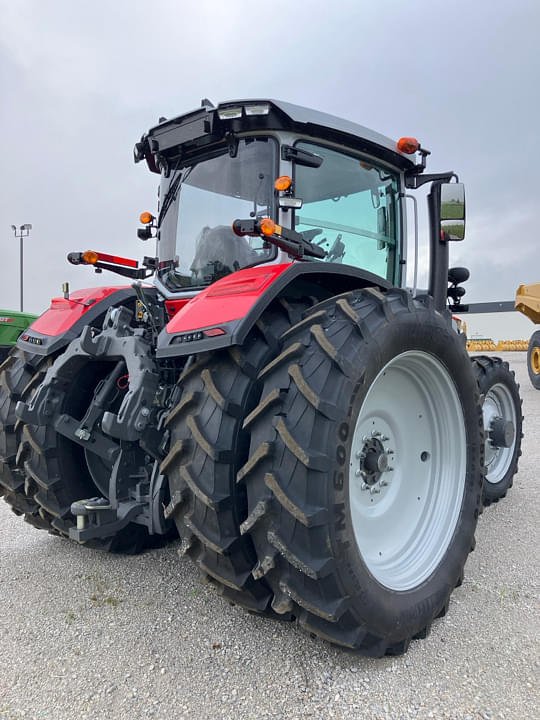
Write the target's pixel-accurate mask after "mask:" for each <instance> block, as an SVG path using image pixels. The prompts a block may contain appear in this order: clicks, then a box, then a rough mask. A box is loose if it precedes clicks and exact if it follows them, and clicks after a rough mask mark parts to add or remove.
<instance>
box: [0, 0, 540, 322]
mask: <svg viewBox="0 0 540 720" xmlns="http://www.w3.org/2000/svg"><path fill="white" fill-rule="evenodd" d="M419 18H420V19H421V22H419ZM539 19H540V6H538V3H536V2H532V1H531V2H525V1H523V0H522V1H521V2H517V3H514V4H512V5H509V4H508V3H506V2H501V1H500V0H495V1H494V2H491V3H489V6H488V7H487V8H486V6H485V4H478V5H477V4H473V3H465V2H463V1H462V0H459V1H458V2H455V3H453V4H452V5H451V6H449V5H448V4H447V3H440V2H427V0H426V1H424V2H418V3H415V4H414V6H410V5H407V4H403V3H400V2H397V0H388V1H387V2H385V3H378V4H376V3H358V2H353V1H352V0H344V1H343V2H340V3H336V4H335V5H334V6H328V3H323V2H322V1H319V0H317V1H316V2H307V0H304V1H303V2H297V3H294V4H291V3H290V2H285V0H276V1H275V2H274V3H272V6H271V11H266V10H265V11H264V12H263V11H262V6H258V5H257V4H254V3H252V2H248V1H247V0H231V1H230V2H229V3H226V4H225V3H218V2H216V1H214V2H211V1H210V0H205V1H203V2H199V3H197V4H196V5H195V4H193V3H187V2H177V1H173V0H154V1H153V2H150V1H149V0H148V1H146V0H144V1H143V0H132V1H130V2H128V1H127V0H123V1H121V0H115V2H110V1H109V2H104V1H103V0H94V2H92V3H73V2H67V0H66V1H64V0H48V2H46V3H44V2H40V1H38V0H18V2H16V3H14V2H7V0H4V2H2V28H1V31H0V68H1V70H0V72H1V73H2V74H1V76H0V83H1V87H2V108H1V110H0V113H1V114H0V130H1V132H2V138H3V149H2V166H1V169H0V173H1V174H0V217H2V218H4V220H3V224H2V226H1V227H2V232H1V233H0V237H2V243H3V245H2V247H3V268H2V285H1V286H0V306H8V307H9V306H16V304H17V300H18V279H17V275H18V247H17V243H15V242H14V239H13V237H12V235H11V231H10V229H9V227H10V225H11V223H15V224H17V225H19V224H21V223H23V222H31V223H32V224H33V225H34V230H33V231H32V233H31V236H30V238H29V239H28V241H27V242H26V244H25V248H26V261H25V268H26V272H25V277H26V281H25V282H26V297H27V302H28V307H29V308H30V309H33V310H36V311H37V310H40V309H43V308H44V307H45V306H46V305H47V304H48V299H49V297H50V296H51V295H52V294H56V293H57V292H58V291H59V288H60V284H61V282H62V280H65V279H68V280H70V281H71V283H72V285H73V286H74V287H76V286H81V285H83V286H84V285H92V284H95V281H96V280H98V282H99V283H101V284H104V283H110V282H116V278H113V277H112V276H110V275H108V274H107V273H104V274H103V275H101V276H94V275H93V274H92V273H91V272H90V270H88V269H82V268H72V267H71V266H68V265H67V263H66V262H65V259H64V258H65V255H66V253H67V252H68V251H70V250H83V249H87V248H96V249H98V250H99V249H103V250H114V251H116V252H118V253H120V254H123V255H127V256H134V257H139V258H140V257H142V255H143V254H149V252H150V249H149V248H148V247H147V246H141V245H140V243H139V241H138V240H137V239H136V237H135V229H136V227H137V224H138V223H137V218H138V215H139V213H140V212H141V211H142V210H146V209H150V210H151V209H152V208H153V207H155V189H156V177H155V176H152V175H150V174H149V173H148V172H146V171H145V169H144V168H143V167H142V166H140V165H139V166H134V165H133V163H132V157H131V151H132V147H133V143H134V142H135V141H136V140H137V139H138V138H139V137H140V135H141V134H142V132H144V131H146V130H147V129H148V128H149V127H150V126H151V125H153V124H155V122H156V121H157V118H158V117H159V116H160V115H166V116H169V117H170V116H174V115H176V114H179V113H182V112H185V111H187V110H190V109H192V108H193V107H196V106H197V105H198V104H199V101H200V98H201V97H203V96H205V97H210V98H211V99H213V100H214V101H217V100H224V99H228V98H238V97H257V96H259V97H265V96H269V97H278V98H282V99H285V100H289V101H292V102H296V103H298V104H303V105H306V106H309V107H315V108H317V109H319V110H323V111H325V112H331V113H334V114H337V115H341V116H343V117H346V118H350V119H353V120H356V121H357V122H359V123H361V124H363V125H366V126H368V127H373V128H374V129H376V130H378V131H380V132H382V133H385V134H388V135H390V136H392V137H399V136H400V135H405V134H415V135H416V136H417V137H419V139H420V140H421V142H422V143H423V144H424V145H425V146H426V147H428V148H429V149H430V150H432V151H433V154H432V156H431V157H430V158H429V169H430V170H433V171H437V170H447V169H454V170H456V171H457V172H458V173H459V175H460V179H462V180H464V181H465V183H466V185H467V202H468V211H467V212H468V221H467V222H468V235H467V240H466V241H465V242H464V243H463V245H462V246H460V247H459V248H458V247H457V246H456V247H454V248H453V249H452V258H453V259H454V258H455V259H456V264H457V261H458V260H459V263H460V264H461V263H462V264H465V265H467V266H469V267H471V269H472V271H473V276H472V277H471V281H470V283H469V294H470V297H471V298H472V297H473V296H474V298H475V299H476V298H478V299H483V298H486V297H489V299H504V298H505V297H506V296H507V295H508V292H509V290H510V288H511V287H514V286H517V284H519V282H521V281H522V279H523V278H524V276H527V277H529V274H530V275H532V274H533V273H534V272H536V274H537V276H540V268H539V267H538V266H539V263H538V259H537V258H538V256H537V253H536V248H537V247H538V245H537V239H536V233H535V228H534V227H533V226H534V224H535V218H536V216H537V209H536V208H537V200H536V187H537V184H538V183H537V179H536V169H535V166H534V158H535V157H536V154H537V151H538V140H537V132H538V127H540V112H539V98H538V94H537V93H535V92H534V91H533V89H534V88H537V87H539V86H540V77H539V73H540V70H539V63H538V60H537V32H536V28H537V27H538V20H539ZM421 202H422V210H421V212H422V214H421V222H422V226H423V228H424V231H423V233H424V234H423V237H424V238H425V227H426V218H425V209H424V207H423V200H422V201H421ZM422 247H423V249H422V253H423V255H422V258H425V240H424V245H423V246H422ZM424 263H425V261H424ZM423 267H424V269H425V264H424V266H423ZM527 277H525V278H524V279H527ZM536 279H539V278H538V277H537V278H536ZM499 292H500V293H501V295H499Z"/></svg>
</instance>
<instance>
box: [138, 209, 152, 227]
mask: <svg viewBox="0 0 540 720" xmlns="http://www.w3.org/2000/svg"><path fill="white" fill-rule="evenodd" d="M139 220H140V221H141V222H142V224H143V225H148V224H149V223H151V222H152V220H155V218H154V216H153V215H152V213H150V212H143V213H141V215H140V217H139Z"/></svg>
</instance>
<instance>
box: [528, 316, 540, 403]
mask: <svg viewBox="0 0 540 720" xmlns="http://www.w3.org/2000/svg"><path fill="white" fill-rule="evenodd" d="M527 369H528V371H529V377H530V378H531V382H532V384H533V387H535V388H536V389H537V390H540V330H537V331H536V332H535V333H533V334H532V337H531V339H530V341H529V349H528V351H527Z"/></svg>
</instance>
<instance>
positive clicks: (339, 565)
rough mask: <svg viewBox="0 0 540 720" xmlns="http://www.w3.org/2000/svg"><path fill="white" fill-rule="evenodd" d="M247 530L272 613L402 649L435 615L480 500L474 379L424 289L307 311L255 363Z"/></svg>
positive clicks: (339, 636) (319, 630)
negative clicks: (415, 295)
mask: <svg viewBox="0 0 540 720" xmlns="http://www.w3.org/2000/svg"><path fill="white" fill-rule="evenodd" d="M260 379H261V380H263V381H264V388H263V393H262V399H261V401H260V403H259V404H258V406H257V407H256V408H255V409H254V410H253V411H252V412H251V413H250V415H249V416H248V417H247V418H246V421H245V423H244V428H245V429H249V431H250V433H251V446H250V455H249V458H248V460H247V462H246V463H245V465H244V467H243V468H242V469H241V470H240V472H239V475H238V479H239V481H240V483H241V485H244V486H245V487H246V490H247V497H248V516H247V518H246V519H245V520H244V522H243V523H242V526H241V529H242V532H243V533H244V535H245V536H248V537H249V538H250V539H251V540H252V541H253V545H254V547H255V550H256V553H257V558H258V562H257V565H256V566H255V569H254V571H253V573H252V574H253V575H254V576H255V577H257V578H264V580H265V582H266V583H267V584H268V586H269V587H270V588H271V589H272V593H273V595H274V599H273V603H272V606H273V608H274V610H276V611H281V612H283V613H290V614H293V615H294V616H296V617H297V618H298V620H299V623H300V625H301V627H302V628H304V629H305V630H306V631H308V632H310V633H314V634H315V635H318V636H319V637H321V638H324V639H326V640H329V641H330V642H332V643H335V644H337V645H341V646H345V647H348V648H351V649H353V650H356V651H359V652H361V653H362V654H365V655H369V656H375V657H380V656H383V655H385V654H386V655H395V654H400V653H403V652H405V651H406V650H407V647H408V645H409V643H410V641H411V639H414V638H422V637H425V636H426V635H427V634H428V632H429V630H430V627H431V624H432V622H433V620H434V619H435V618H437V617H440V616H443V615H444V614H445V613H446V611H447V608H448V604H449V598H450V594H451V593H452V591H453V589H454V587H456V586H457V585H459V584H460V583H461V582H462V578H463V568H464V565H465V561H466V559H467V556H468V554H469V552H470V551H471V550H472V548H473V547H474V532H475V528H476V523H477V518H478V515H479V512H480V509H481V502H482V482H483V455H484V443H483V429H482V413H481V405H480V398H479V392H478V388H477V385H476V381H475V378H474V374H473V372H472V370H471V364H470V361H469V358H468V356H467V354H466V351H465V349H464V347H463V343H462V342H461V341H460V339H459V338H458V336H457V335H456V333H455V332H454V331H453V330H452V327H451V321H450V317H448V318H447V317H446V316H445V315H443V314H440V313H438V312H435V311H434V310H433V309H432V301H431V298H425V300H413V299H412V297H411V296H410V295H409V294H408V293H407V292H405V291H402V290H398V289H393V290H390V291H388V292H386V293H382V292H380V291H378V290H376V289H366V290H359V291H354V292H350V293H345V294H344V295H341V296H339V297H337V298H333V299H331V300H327V301H325V302H323V303H320V304H319V305H317V306H315V307H314V308H312V310H311V311H310V312H309V314H308V315H307V317H305V318H304V319H303V320H302V321H301V322H300V323H298V324H297V325H296V326H294V327H293V328H291V329H290V330H289V331H288V332H286V333H285V334H284V336H283V337H282V352H281V353H280V355H279V356H278V357H277V358H275V359H274V360H273V361H272V362H271V363H269V364H268V365H267V366H266V367H265V368H264V369H263V370H262V372H261V374H260Z"/></svg>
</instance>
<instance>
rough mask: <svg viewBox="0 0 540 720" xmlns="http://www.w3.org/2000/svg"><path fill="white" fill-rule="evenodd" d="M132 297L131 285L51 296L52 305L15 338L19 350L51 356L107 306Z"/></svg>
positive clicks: (94, 319) (76, 335)
mask: <svg viewBox="0 0 540 720" xmlns="http://www.w3.org/2000/svg"><path fill="white" fill-rule="evenodd" d="M134 297H135V291H134V290H133V289H132V288H130V287H123V286H112V287H97V288H86V289H83V290H76V291H74V292H72V293H71V294H70V297H69V299H67V298H63V297H57V298H53V299H52V301H51V306H50V308H49V309H48V310H46V311H45V312H44V313H43V314H42V315H40V316H39V317H38V318H37V319H36V320H35V321H34V322H33V323H32V324H31V325H30V326H29V327H28V328H27V329H26V331H25V332H23V333H22V334H21V335H20V336H19V339H18V341H17V345H18V347H19V348H21V350H24V351H26V352H32V353H34V354H36V355H50V354H52V353H55V352H57V351H58V350H60V349H61V348H63V347H65V346H66V345H67V344H68V343H70V342H71V341H72V340H73V339H74V338H76V337H78V336H79V335H80V334H81V332H82V330H83V328H84V327H85V326H86V325H91V324H92V323H93V322H95V321H96V320H97V319H98V318H99V317H101V316H103V315H104V314H105V312H106V311H107V309H108V308H109V307H110V306H114V305H121V304H123V303H125V302H127V301H128V300H130V299H132V298H134Z"/></svg>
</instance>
